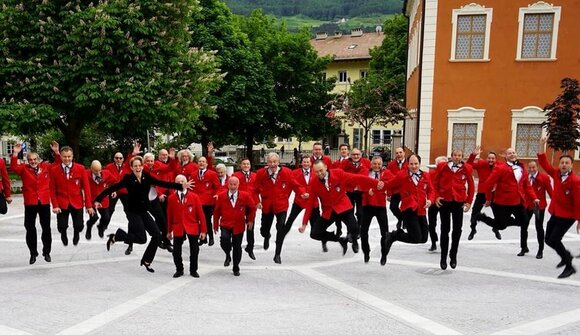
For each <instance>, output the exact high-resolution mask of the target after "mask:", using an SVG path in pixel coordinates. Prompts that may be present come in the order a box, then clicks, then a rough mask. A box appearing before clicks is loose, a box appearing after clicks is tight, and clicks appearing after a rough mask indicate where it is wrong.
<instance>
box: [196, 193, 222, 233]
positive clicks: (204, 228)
mask: <svg viewBox="0 0 580 335" xmlns="http://www.w3.org/2000/svg"><path fill="white" fill-rule="evenodd" d="M195 207H196V208H195V211H196V213H197V216H198V217H199V224H200V227H199V228H200V231H201V232H202V233H207V224H206V221H205V215H204V213H203V206H202V205H201V200H199V198H198V200H197V201H196V204H195ZM216 207H217V206H216ZM220 209H221V208H220ZM214 226H215V222H214Z"/></svg>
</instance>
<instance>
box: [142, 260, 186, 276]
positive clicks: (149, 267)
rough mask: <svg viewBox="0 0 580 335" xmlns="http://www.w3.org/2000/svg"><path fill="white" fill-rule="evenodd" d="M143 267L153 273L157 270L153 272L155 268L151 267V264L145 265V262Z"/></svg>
mask: <svg viewBox="0 0 580 335" xmlns="http://www.w3.org/2000/svg"><path fill="white" fill-rule="evenodd" d="M141 266H144V267H145V269H146V270H147V271H149V272H151V273H153V272H155V270H153V268H152V267H151V264H147V263H145V261H141ZM181 274H183V271H182V272H181Z"/></svg>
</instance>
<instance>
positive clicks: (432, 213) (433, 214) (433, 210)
mask: <svg viewBox="0 0 580 335" xmlns="http://www.w3.org/2000/svg"><path fill="white" fill-rule="evenodd" d="M441 162H445V163H447V162H448V159H447V157H446V156H439V157H437V158H435V167H434V168H433V169H431V170H429V172H426V173H428V174H429V177H430V178H431V180H435V174H436V173H437V166H438V165H439V163H441ZM438 215H439V207H437V206H429V209H428V210H427V220H428V222H429V238H430V239H431V247H430V248H429V251H431V252H433V251H435V250H437V241H439V236H437V216H438Z"/></svg>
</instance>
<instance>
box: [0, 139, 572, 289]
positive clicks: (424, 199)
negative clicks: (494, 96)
mask: <svg viewBox="0 0 580 335" xmlns="http://www.w3.org/2000/svg"><path fill="white" fill-rule="evenodd" d="M545 143H546V139H545V138H543V139H542V140H541V141H540V143H539V145H538V147H539V150H538V162H536V161H531V162H529V163H528V164H527V166H524V165H523V164H522V163H521V162H519V160H518V157H517V154H516V152H515V150H514V149H512V148H509V149H507V150H506V151H505V154H503V156H505V162H501V161H500V160H499V159H498V157H497V156H498V155H497V154H496V153H494V152H488V153H487V158H486V159H483V158H479V159H477V156H479V155H481V154H482V153H483V151H482V149H481V147H477V148H476V149H475V150H474V152H473V153H471V155H470V156H469V158H468V159H467V160H464V157H463V153H462V152H461V151H460V150H453V152H452V155H451V157H450V159H447V157H438V158H437V159H436V165H435V167H434V168H432V169H431V170H430V171H423V170H421V158H420V157H419V156H418V155H409V156H407V155H406V153H405V151H404V150H403V148H397V149H396V150H395V153H394V159H393V160H391V161H390V162H389V163H388V164H387V165H386V167H385V166H384V165H383V161H382V158H381V157H378V156H377V157H372V159H371V160H369V159H367V158H365V157H363V155H362V152H361V151H360V150H359V149H357V148H353V149H352V150H350V147H349V146H348V145H347V144H342V145H341V146H340V147H339V152H340V157H339V158H338V159H337V160H335V161H332V159H331V158H330V157H329V156H328V155H324V152H323V146H322V144H320V143H316V144H314V146H313V148H312V154H304V155H302V157H301V158H300V162H299V166H298V167H297V168H296V169H294V170H291V169H290V168H288V167H284V166H281V165H280V157H279V156H278V154H276V153H269V154H267V155H266V163H267V166H266V167H264V168H259V169H257V170H256V171H254V170H253V169H252V166H251V162H250V160H249V159H242V161H241V165H240V166H241V170H240V171H236V172H235V173H233V175H231V176H228V175H227V173H226V167H225V166H224V165H223V164H218V165H217V166H215V167H214V166H213V164H212V162H213V159H212V153H213V146H211V145H210V146H209V147H208V151H209V154H208V156H207V157H200V158H198V159H197V162H194V157H193V155H192V153H191V152H190V151H189V150H187V149H185V150H181V151H179V152H176V150H174V149H170V150H165V149H162V150H160V151H159V152H158V157H157V158H156V157H155V156H154V155H153V154H152V153H146V154H145V155H143V156H139V154H140V151H141V148H140V145H139V144H136V145H135V146H134V148H133V151H132V152H131V153H130V154H129V155H127V157H125V156H124V155H123V154H122V153H120V152H118V153H116V154H115V155H114V161H113V162H111V163H109V164H106V165H103V164H102V163H101V162H99V161H93V162H92V163H91V165H90V168H88V169H86V168H85V167H84V166H83V165H81V164H78V163H75V162H74V159H73V150H72V149H71V148H70V147H66V146H65V147H62V148H61V147H59V145H58V143H56V142H53V143H52V144H51V149H52V151H53V154H54V162H53V163H48V162H46V161H44V162H41V161H40V159H39V156H38V154H36V153H33V152H29V153H27V155H26V159H25V161H22V160H19V159H18V154H19V153H20V151H21V150H22V147H21V145H19V144H17V145H15V146H14V151H13V156H12V157H11V161H10V168H11V170H12V171H13V172H14V173H16V174H18V175H19V176H20V178H21V180H22V192H23V198H24V209H25V210H24V226H25V229H26V244H27V246H28V249H29V251H30V259H29V263H30V264H34V263H35V262H36V258H37V257H38V256H39V252H38V248H37V231H36V217H38V218H39V222H40V226H41V229H42V234H41V241H42V256H43V258H44V260H45V261H46V262H50V261H51V256H50V252H51V244H52V238H51V225H50V211H51V207H52V212H53V213H55V214H56V217H57V230H58V232H59V233H60V237H61V241H62V243H63V245H64V246H67V245H68V244H69V239H68V238H69V235H68V228H69V222H72V244H73V245H75V246H76V245H77V244H78V243H79V239H80V237H81V233H82V232H83V230H84V231H85V235H84V237H85V238H86V239H87V240H90V239H91V238H92V228H93V226H94V225H95V224H97V221H98V224H97V233H98V235H99V237H101V238H104V237H105V232H106V231H107V230H108V226H109V222H110V220H111V216H112V214H113V212H114V211H115V207H116V204H117V201H118V200H121V203H122V205H123V209H124V211H125V214H126V218H127V220H128V227H129V229H128V231H127V232H125V231H124V230H122V229H117V231H116V232H115V233H114V234H108V235H107V243H106V246H107V249H108V250H109V249H110V248H111V246H112V245H113V244H114V243H115V242H124V243H126V244H127V249H126V250H125V253H126V254H130V253H131V252H132V245H133V243H139V244H145V243H146V242H147V234H146V233H149V235H150V236H151V238H150V242H149V245H148V246H147V249H146V250H145V253H144V255H143V258H142V260H141V265H143V266H145V268H146V269H147V270H148V271H150V272H154V270H153V268H152V267H151V263H152V261H153V259H154V257H155V252H156V250H157V248H158V247H160V248H162V249H165V250H168V251H169V252H171V253H172V254H173V259H174V263H175V266H176V272H175V274H174V277H180V276H182V275H183V274H184V267H183V261H182V249H183V248H182V246H183V242H184V241H185V240H186V239H187V240H188V241H189V246H190V248H189V249H190V269H189V272H190V275H192V276H193V277H199V274H198V272H197V270H198V254H199V248H200V246H202V245H204V244H207V245H208V246H212V245H214V243H215V238H217V237H219V243H220V246H221V248H222V250H223V251H224V253H225V261H224V266H225V267H229V266H230V264H231V263H232V262H233V266H232V270H233V274H234V275H236V276H239V275H240V267H239V265H240V261H241V258H242V243H243V236H244V234H245V235H246V246H245V249H244V250H245V251H246V253H247V254H248V256H249V257H250V258H251V259H253V260H255V259H256V256H255V255H254V245H255V234H254V223H255V222H254V221H255V217H256V211H257V210H260V211H261V223H260V231H259V232H260V235H261V236H262V238H263V248H264V249H265V250H268V249H269V247H270V239H271V237H272V226H273V225H274V221H275V222H276V223H275V225H274V227H275V229H276V233H275V252H274V258H273V261H274V262H275V263H278V264H280V263H282V257H281V255H282V248H283V243H284V239H285V237H286V235H287V234H288V233H289V232H290V230H291V227H292V226H293V224H294V221H295V220H296V218H297V217H298V216H299V214H300V213H301V212H302V211H304V216H303V219H302V222H301V224H300V226H299V231H300V232H301V233H303V232H304V231H305V230H306V227H307V226H308V223H310V237H311V238H312V239H314V240H318V241H321V243H322V250H323V252H327V251H328V248H327V243H328V242H337V243H338V244H339V245H340V247H341V248H342V252H343V254H345V253H346V252H347V250H348V245H349V244H350V245H351V248H352V251H353V252H354V253H358V252H359V242H358V239H359V238H360V240H361V248H362V254H363V261H364V262H365V263H368V262H369V261H370V253H371V250H370V245H369V226H370V224H371V222H372V219H373V218H376V220H377V222H378V225H379V228H380V233H381V243H380V245H381V259H380V264H381V265H383V266H384V265H386V263H387V257H388V254H389V251H390V249H391V247H392V245H393V243H394V242H396V241H398V242H404V243H413V244H423V243H426V242H427V240H428V239H429V237H430V239H431V247H430V249H429V250H430V251H435V250H437V242H440V249H441V258H440V267H441V269H443V270H446V269H447V265H448V263H449V266H450V267H451V268H452V269H454V268H456V266H457V262H458V250H459V243H460V238H461V235H462V228H463V217H464V213H465V212H467V211H469V210H470V209H471V211H472V212H471V219H470V228H471V231H470V234H469V236H468V239H469V240H471V239H473V238H474V237H475V235H476V233H477V230H476V228H477V223H478V222H484V223H485V224H487V225H489V226H490V227H491V230H492V231H493V233H494V235H495V237H496V238H497V239H501V231H502V230H504V229H506V228H507V227H508V226H518V227H520V232H521V234H520V241H521V243H520V251H519V253H518V254H517V256H524V255H525V254H526V253H528V252H529V251H530V250H529V248H528V244H527V239H528V225H529V220H530V219H531V217H532V216H534V217H535V227H536V232H537V237H538V246H539V248H538V250H537V253H536V258H538V259H541V258H543V252H544V241H545V243H546V244H547V245H548V246H550V247H551V248H553V249H554V250H555V251H556V252H557V253H558V255H559V256H560V258H561V262H560V263H559V264H558V265H557V266H558V267H564V270H563V272H562V273H561V274H560V276H559V278H566V277H569V276H570V275H572V274H574V273H575V272H576V270H575V268H574V267H573V266H572V258H573V257H572V255H571V254H570V252H569V251H567V250H566V248H565V247H564V245H563V244H562V238H563V236H564V234H565V233H566V232H567V231H568V230H569V229H570V227H571V226H572V224H574V222H575V221H577V220H580V179H579V177H578V176H577V175H576V174H574V173H573V171H572V167H573V164H572V163H573V159H572V157H570V156H568V155H563V156H561V157H560V159H559V163H558V168H554V167H553V166H552V165H551V164H550V163H549V162H548V160H547V158H546V155H545V153H544V149H543V148H544V146H545ZM538 163H539V165H540V166H541V167H542V168H543V170H544V171H545V172H541V171H540V170H539V169H538ZM0 172H1V174H0V175H1V183H0V184H1V185H2V188H1V190H2V192H0V193H1V194H2V197H3V199H4V201H1V200H2V199H0V212H4V213H5V211H3V210H2V209H3V207H2V203H4V204H10V203H11V202H12V198H11V194H10V183H9V180H8V175H7V173H6V167H5V165H4V162H3V161H2V160H0ZM474 172H475V174H476V175H477V176H478V184H477V191H476V184H475V182H474ZM292 193H294V201H293V203H292V207H291V208H290V211H289V199H290V198H291V194H292ZM547 196H549V197H550V198H551V201H550V205H549V207H548V202H547V200H546V199H547ZM472 204H473V206H472ZM484 206H486V207H491V209H492V212H493V216H494V217H493V218H491V217H489V216H488V215H486V214H484V213H483V212H482V208H483V207H484ZM546 208H548V211H549V212H550V215H551V216H550V219H549V220H548V223H547V228H546V230H545V231H544V215H545V210H546ZM387 209H390V211H391V212H392V214H393V215H394V217H395V218H396V220H397V222H396V223H394V224H395V229H394V230H392V231H389V225H388V220H387ZM84 210H86V212H87V213H88V218H89V219H88V221H87V222H86V223H85V222H84V219H83V217H84V213H83V211H84ZM438 217H439V218H440V220H441V227H440V236H438V235H437V230H436V226H437V218H438ZM579 225H580V223H579ZM332 226H334V228H331V227H332ZM343 229H346V231H345V232H344V233H343ZM450 233H451V246H449V234H450ZM218 234H219V235H218ZM172 241H173V243H172Z"/></svg>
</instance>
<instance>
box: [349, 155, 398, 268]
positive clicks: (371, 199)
mask: <svg viewBox="0 0 580 335" xmlns="http://www.w3.org/2000/svg"><path fill="white" fill-rule="evenodd" d="M353 151H354V150H353ZM382 168H383V159H382V158H381V157H380V156H375V157H373V160H372V162H371V170H370V171H369V172H368V176H369V178H372V179H376V180H382V181H383V182H385V183H386V182H387V181H389V180H391V179H393V178H394V177H395V176H393V174H392V173H391V171H389V170H386V169H385V170H384V171H383V170H382ZM362 204H363V210H364V213H365V214H364V217H363V221H362V224H361V228H360V237H361V244H362V250H363V254H364V262H365V263H368V262H369V260H370V258H371V256H370V252H371V248H370V246H369V227H370V225H371V221H372V219H373V217H376V218H377V222H378V223H379V228H380V230H381V246H383V245H384V241H385V240H386V238H387V233H388V232H389V221H388V220H387V190H386V189H384V188H383V189H382V190H380V191H379V190H377V189H376V188H371V189H370V190H369V191H368V192H366V193H364V195H363V199H362Z"/></svg>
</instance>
